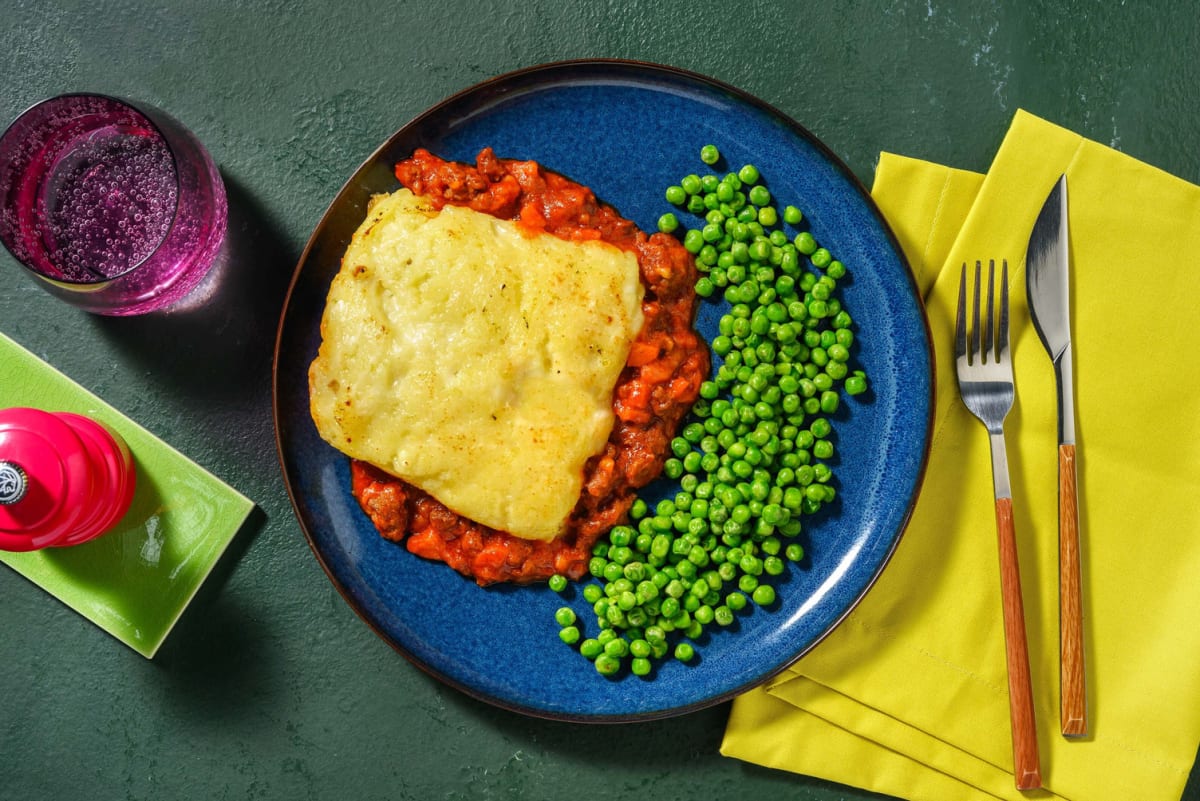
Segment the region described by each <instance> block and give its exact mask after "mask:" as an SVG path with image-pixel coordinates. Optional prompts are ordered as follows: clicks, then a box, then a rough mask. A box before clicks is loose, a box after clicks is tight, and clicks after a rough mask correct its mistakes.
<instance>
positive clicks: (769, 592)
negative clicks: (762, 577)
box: [751, 584, 775, 606]
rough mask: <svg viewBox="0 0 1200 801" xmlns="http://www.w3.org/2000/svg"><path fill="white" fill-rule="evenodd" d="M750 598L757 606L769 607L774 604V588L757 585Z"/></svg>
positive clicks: (767, 585)
mask: <svg viewBox="0 0 1200 801" xmlns="http://www.w3.org/2000/svg"><path fill="white" fill-rule="evenodd" d="M751 597H752V598H753V599H754V603H756V604H758V605H759V606H770V605H771V604H773V603H775V588H774V587H772V586H771V585H770V584H759V585H758V586H757V587H755V588H754V591H753V594H752V595H751Z"/></svg>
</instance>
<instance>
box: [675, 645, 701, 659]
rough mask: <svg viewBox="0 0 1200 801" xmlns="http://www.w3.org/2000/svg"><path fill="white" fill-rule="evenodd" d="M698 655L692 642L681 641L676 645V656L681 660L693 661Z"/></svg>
mask: <svg viewBox="0 0 1200 801" xmlns="http://www.w3.org/2000/svg"><path fill="white" fill-rule="evenodd" d="M695 656H696V649H695V648H694V647H692V645H691V643H686V642H681V643H679V644H678V645H676V646H675V658H676V659H678V660H679V661H680V662H691V661H692V659H693V658H694V657H695Z"/></svg>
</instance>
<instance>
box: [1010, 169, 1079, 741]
mask: <svg viewBox="0 0 1200 801" xmlns="http://www.w3.org/2000/svg"><path fill="white" fill-rule="evenodd" d="M1069 227H1070V225H1069V217H1068V206H1067V176H1066V175H1063V176H1061V177H1060V178H1059V179H1058V181H1057V182H1055V184H1054V188H1053V189H1051V190H1050V194H1049V196H1048V197H1047V198H1046V202H1045V204H1044V205H1043V206H1042V210H1041V212H1040V213H1039V214H1038V217H1037V221H1036V222H1035V223H1034V225H1033V231H1032V232H1031V233H1030V235H1029V249H1028V250H1027V251H1026V264H1025V280H1026V295H1027V297H1028V300H1029V313H1030V316H1031V317H1032V319H1033V326H1034V328H1035V329H1036V330H1037V334H1038V338H1039V339H1041V341H1042V345H1044V346H1045V348H1046V352H1047V353H1048V354H1049V355H1050V360H1051V361H1052V362H1053V364H1054V376H1055V383H1056V384H1057V388H1058V562H1059V567H1058V569H1059V573H1058V584H1059V633H1060V634H1059V636H1060V649H1059V663H1060V679H1061V696H1062V703H1061V708H1060V717H1059V723H1060V728H1061V730H1062V733H1063V735H1064V736H1066V737H1082V736H1085V735H1086V734H1087V731H1088V722H1087V692H1086V682H1085V672H1084V658H1083V599H1082V586H1081V585H1082V581H1081V575H1080V549H1079V499H1078V485H1077V476H1076V468H1075V458H1076V450H1075V392H1074V375H1073V367H1072V363H1071V293H1070V268H1071V252H1070V236H1069Z"/></svg>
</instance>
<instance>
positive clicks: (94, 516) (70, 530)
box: [0, 408, 136, 551]
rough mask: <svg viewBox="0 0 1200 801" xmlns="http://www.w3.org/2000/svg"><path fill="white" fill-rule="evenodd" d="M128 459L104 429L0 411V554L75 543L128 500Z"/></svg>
mask: <svg viewBox="0 0 1200 801" xmlns="http://www.w3.org/2000/svg"><path fill="white" fill-rule="evenodd" d="M135 483H136V479H135V470H134V465H133V456H132V454H131V453H130V452H129V446H128V445H126V444H125V441H124V440H123V439H122V438H121V436H120V435H119V434H118V433H117V432H115V431H113V430H112V429H111V428H109V427H108V426H106V425H104V424H102V423H98V422H96V421H95V420H92V419H90V418H88V417H84V416H82V415H78V414H72V413H70V412H46V411H42V410H40V409H29V408H13V409H4V410H3V411H0V549H3V550H6V551H33V550H37V549H38V548H46V547H49V546H63V545H78V544H79V543H81V542H86V541H88V540H90V539H94V538H95V537H98V536H100V535H101V534H103V533H104V532H106V531H108V530H109V529H111V528H112V527H113V526H114V525H116V523H117V522H118V521H119V520H120V519H121V518H122V517H124V515H125V512H126V511H128V509H129V504H130V503H131V502H132V501H133V490H134V485H135Z"/></svg>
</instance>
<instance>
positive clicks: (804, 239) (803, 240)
mask: <svg viewBox="0 0 1200 801" xmlns="http://www.w3.org/2000/svg"><path fill="white" fill-rule="evenodd" d="M793 241H794V243H795V245H796V250H798V251H800V252H801V253H803V254H804V255H805V256H811V255H812V254H813V253H815V252H816V250H817V240H816V239H815V238H814V237H813V235H812V234H810V233H809V232H808V231H801V232H800V233H798V234H796V238H795V240H793Z"/></svg>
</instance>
